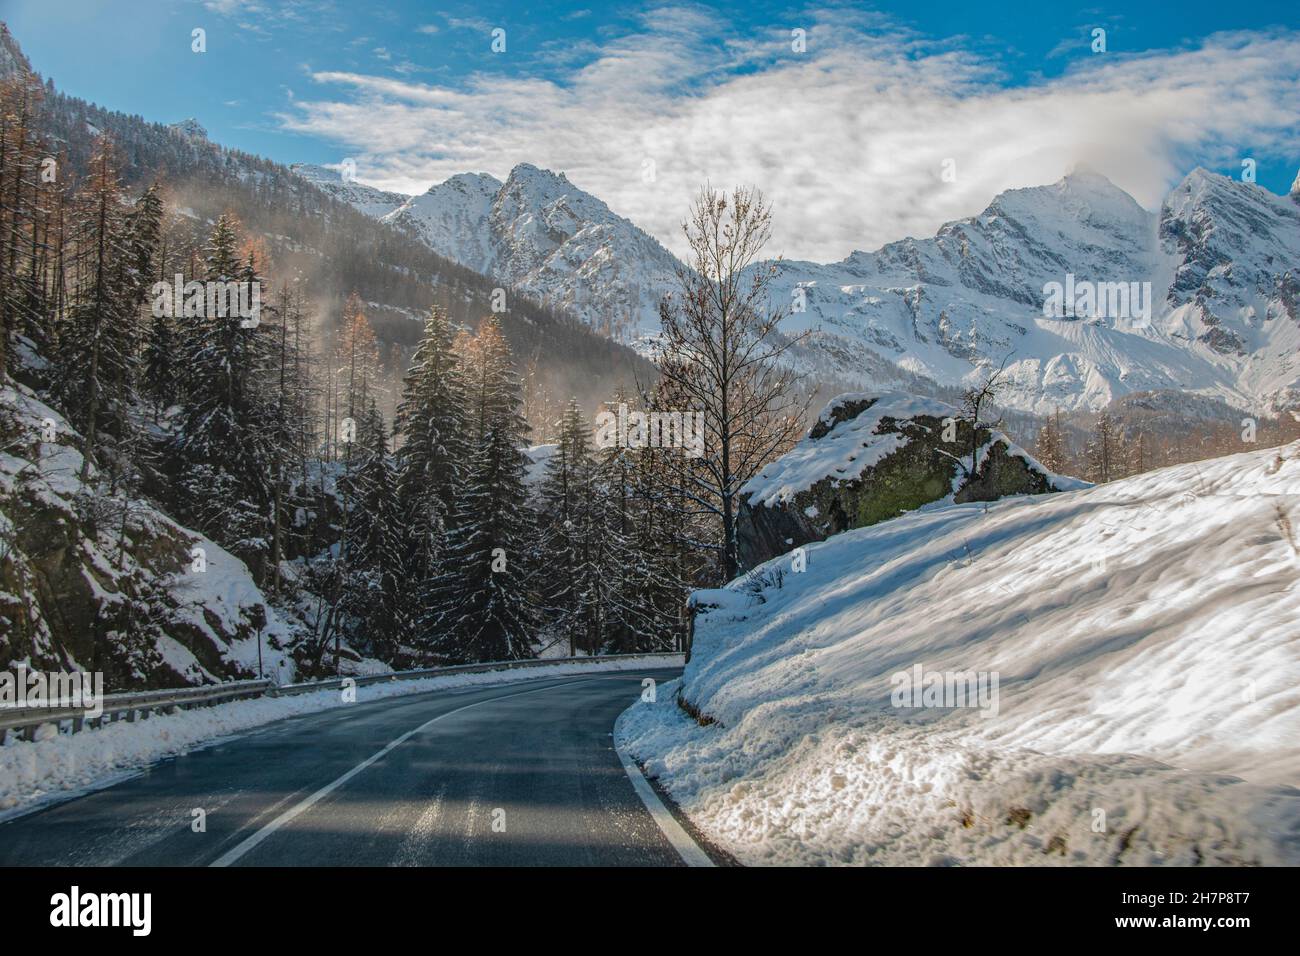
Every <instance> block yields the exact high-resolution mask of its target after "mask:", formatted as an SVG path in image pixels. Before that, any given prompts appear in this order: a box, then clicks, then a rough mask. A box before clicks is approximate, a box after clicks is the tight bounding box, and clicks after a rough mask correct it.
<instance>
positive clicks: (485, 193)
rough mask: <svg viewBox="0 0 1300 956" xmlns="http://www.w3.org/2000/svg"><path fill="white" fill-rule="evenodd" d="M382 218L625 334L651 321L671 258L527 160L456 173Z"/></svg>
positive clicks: (669, 278) (669, 276)
mask: <svg viewBox="0 0 1300 956" xmlns="http://www.w3.org/2000/svg"><path fill="white" fill-rule="evenodd" d="M387 221H388V222H391V223H393V224H394V225H397V226H402V227H405V228H408V229H410V230H411V231H413V232H414V233H415V234H416V235H417V236H419V237H420V238H421V239H422V240H424V242H425V243H427V244H428V245H429V246H430V247H431V248H432V249H433V250H434V251H435V252H437V253H439V254H440V255H443V256H446V257H447V258H449V259H452V260H454V261H456V262H459V263H460V264H461V265H463V266H466V267H467V268H470V269H473V270H475V271H476V272H481V273H483V274H485V275H490V276H496V277H497V278H499V279H501V280H503V281H504V282H505V283H507V284H508V285H511V286H514V287H515V288H518V289H520V290H521V291H523V292H526V293H527V294H528V295H530V296H532V297H533V298H535V299H537V300H539V301H541V302H544V303H546V304H548V305H551V306H553V307H555V308H559V309H564V310H567V311H569V312H572V313H573V314H575V315H577V316H578V317H579V318H581V319H582V320H583V321H585V322H587V323H588V324H589V325H592V326H594V327H596V328H599V329H601V330H602V331H604V332H605V333H606V334H608V335H610V336H611V337H614V338H618V339H622V340H628V341H630V340H633V339H635V338H636V337H637V335H638V334H639V333H640V332H642V331H645V330H647V329H653V328H655V327H656V326H657V324H658V314H659V312H658V308H659V307H658V303H659V299H660V298H661V297H662V295H663V293H664V292H665V291H667V290H668V289H670V288H672V282H673V275H674V270H675V268H676V265H677V261H676V259H674V258H673V256H672V254H671V253H669V252H668V250H667V249H665V248H664V247H663V246H661V245H660V244H659V243H658V242H657V241H656V240H655V239H654V238H652V237H651V236H650V235H648V234H647V233H645V232H643V231H642V230H641V229H638V228H637V227H636V226H634V225H633V224H632V223H631V222H629V221H628V220H626V219H624V218H623V217H622V216H618V215H616V214H615V213H614V212H612V211H611V210H610V208H609V207H608V206H607V205H605V204H604V203H603V202H601V201H600V200H599V199H597V198H596V197H594V196H592V195H591V194H589V193H586V192H583V191H582V190H581V189H579V188H577V187H576V186H574V185H573V184H572V183H570V182H569V180H568V179H567V178H566V177H565V175H564V174H563V173H559V174H558V175H557V174H555V173H552V172H550V171H549V170H545V169H538V168H537V167H536V166H531V165H529V164H527V163H521V164H520V165H518V166H516V167H515V168H514V169H512V170H511V171H510V175H509V177H507V179H506V181H505V182H504V183H502V182H500V181H499V180H497V179H495V178H493V177H492V176H489V175H487V174H486V173H470V174H462V175H458V176H453V177H451V178H450V179H448V180H447V181H446V182H442V183H438V184H437V185H435V186H433V187H431V188H430V189H429V191H428V192H426V193H425V194H424V195H422V196H415V197H412V198H411V199H410V200H408V201H407V202H406V203H405V204H404V205H403V206H402V207H401V208H400V209H398V210H396V211H395V212H393V213H391V214H390V215H389V216H388V217H387Z"/></svg>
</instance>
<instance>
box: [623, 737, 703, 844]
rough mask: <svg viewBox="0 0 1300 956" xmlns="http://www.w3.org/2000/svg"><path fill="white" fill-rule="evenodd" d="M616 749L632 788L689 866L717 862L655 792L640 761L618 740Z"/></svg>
mask: <svg viewBox="0 0 1300 956" xmlns="http://www.w3.org/2000/svg"><path fill="white" fill-rule="evenodd" d="M614 752H615V753H616V754H618V759H619V760H620V761H622V763H623V769H624V770H625V771H627V776H628V779H629V780H631V781H632V789H634V790H635V791H636V795H637V796H638V797H640V798H641V802H642V803H644V804H645V808H646V809H647V810H649V811H650V816H651V818H652V819H653V820H654V822H655V823H656V824H657V825H658V826H659V829H660V831H662V833H663V835H664V836H665V837H667V838H668V842H669V843H671V844H672V845H673V849H674V850H676V851H677V855H678V856H680V857H681V858H682V862H683V863H685V864H686V865H687V866H713V865H714V862H713V860H711V859H710V858H709V855H708V854H707V853H705V852H704V851H703V850H701V849H700V846H699V844H698V843H696V842H695V841H694V840H692V839H691V835H690V834H689V833H687V832H686V831H685V830H684V829H682V825H681V824H680V823H678V822H677V819H676V817H674V816H673V815H672V813H670V812H669V810H668V808H667V807H665V806H664V802H663V801H662V800H660V799H659V794H657V793H655V788H654V787H652V786H650V781H649V780H647V779H646V778H645V774H643V773H642V772H641V768H640V767H638V766H637V765H636V761H634V760H633V759H632V758H631V757H629V756H628V755H627V754H625V753H623V750H622V748H621V747H619V745H618V743H617V742H616V743H615V744H614Z"/></svg>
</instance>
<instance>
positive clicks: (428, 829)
mask: <svg viewBox="0 0 1300 956" xmlns="http://www.w3.org/2000/svg"><path fill="white" fill-rule="evenodd" d="M446 795H447V785H446V784H445V783H444V784H443V785H442V786H441V787H440V788H439V789H438V793H437V794H436V795H435V796H434V798H433V801H432V802H431V803H430V804H429V805H428V806H427V807H425V808H424V810H423V811H422V812H421V813H420V816H419V818H418V819H417V820H416V821H415V823H414V824H413V825H412V826H411V832H410V833H408V834H407V835H406V838H405V839H404V840H402V845H401V846H399V847H398V848H397V853H396V855H394V857H393V860H392V862H391V863H389V864H388V865H389V866H419V865H420V854H421V852H422V851H423V849H424V847H425V845H426V844H427V843H428V842H429V840H431V839H432V838H433V835H434V833H435V832H436V831H437V830H438V825H439V823H440V822H441V820H442V798H443V797H444V796H446Z"/></svg>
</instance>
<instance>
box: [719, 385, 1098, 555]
mask: <svg viewBox="0 0 1300 956" xmlns="http://www.w3.org/2000/svg"><path fill="white" fill-rule="evenodd" d="M949 420H951V422H950V423H949ZM945 423H948V427H947V429H945ZM945 430H947V433H948V434H947V436H945ZM945 437H950V438H953V439H954V440H953V441H944V438H945ZM978 438H979V442H978V445H979V453H978V455H977V458H978V461H977V462H976V465H975V467H974V468H973V469H971V467H970V459H971V453H970V450H971V428H970V424H969V422H968V421H966V420H964V419H963V418H962V417H961V412H960V411H959V410H958V409H956V408H954V407H953V406H951V405H948V404H946V403H944V402H940V401H936V400H934V399H930V398H921V397H919V396H916V395H908V394H906V393H903V392H882V393H871V392H856V393H851V394H847V395H841V396H839V397H838V398H836V399H834V400H832V401H831V402H830V403H829V404H828V405H827V406H826V408H825V409H823V410H822V413H821V416H820V417H819V418H818V419H817V422H816V423H815V424H814V425H813V426H812V428H811V429H809V431H808V434H807V436H805V437H804V438H803V440H801V441H800V442H799V443H798V444H797V445H796V446H795V447H794V448H793V449H791V450H790V451H789V452H788V453H786V454H785V455H782V456H781V457H780V458H779V459H777V460H776V461H774V462H772V463H771V464H769V465H768V466H767V467H766V468H764V469H763V470H762V471H761V472H760V473H759V474H758V475H756V476H755V477H754V478H753V479H751V480H750V481H749V482H747V483H746V484H745V486H744V487H743V488H741V491H740V509H739V521H738V525H737V535H738V538H739V546H740V558H741V563H742V564H743V565H744V566H745V567H753V566H754V565H756V564H758V563H760V562H762V561H766V560H768V559H770V558H773V557H775V556H776V555H778V554H784V553H785V552H787V551H789V550H791V549H792V548H795V547H798V546H799V545H803V544H807V543H809V542H812V541H822V540H825V539H826V538H828V537H830V536H831V535H833V534H839V533H840V532H841V531H848V530H850V529H851V528H864V527H867V526H868V525H873V524H876V523H877V522H879V521H884V520H886V519H888V518H895V517H897V516H898V515H900V514H903V513H905V512H908V511H913V510H915V509H917V508H920V507H921V506H922V505H927V504H930V503H931V502H935V501H943V500H951V501H955V502H959V503H960V502H964V501H994V500H996V499H998V498H1002V497H1005V496H1007V495H1037V494H1045V493H1046V492H1049V491H1062V490H1068V489H1073V488H1079V487H1083V483H1081V482H1079V481H1077V480H1075V479H1072V478H1063V477H1061V476H1059V475H1054V474H1052V473H1051V472H1050V471H1048V470H1047V469H1046V468H1044V467H1043V466H1042V465H1041V464H1040V463H1039V462H1037V461H1035V460H1034V459H1033V458H1032V457H1030V456H1029V455H1028V454H1027V453H1026V452H1025V451H1023V450H1022V449H1021V448H1019V447H1018V446H1016V445H1015V444H1014V443H1013V442H1012V441H1011V440H1010V439H1008V438H1007V437H1006V436H1005V435H1004V434H1002V433H1001V432H999V431H996V430H990V429H986V428H980V430H979V436H978ZM967 470H971V471H973V477H971V478H969V479H968V478H967Z"/></svg>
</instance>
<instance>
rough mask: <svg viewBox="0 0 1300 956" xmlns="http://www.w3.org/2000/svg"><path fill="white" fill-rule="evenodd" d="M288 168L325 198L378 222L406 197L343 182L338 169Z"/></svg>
mask: <svg viewBox="0 0 1300 956" xmlns="http://www.w3.org/2000/svg"><path fill="white" fill-rule="evenodd" d="M289 168H290V169H291V170H292V171H293V172H295V173H297V174H298V175H299V176H301V177H302V178H303V179H305V180H307V181H308V182H309V183H311V184H312V185H314V186H316V187H317V188H318V189H320V190H321V191H322V192H324V193H325V194H326V195H329V196H331V197H333V198H334V199H337V200H339V201H340V202H345V203H347V204H348V205H350V206H353V207H355V208H356V209H357V210H358V211H359V212H363V213H365V214H366V215H367V216H373V217H374V218H375V219H382V218H383V217H384V216H386V215H388V214H389V213H390V212H392V211H393V210H394V209H396V208H398V207H399V206H401V205H402V203H404V202H406V200H407V199H408V198H410V197H408V196H405V195H403V194H402V193H392V192H387V191H385V190H383V189H376V188H375V187H374V186H367V185H365V184H364V183H359V182H357V181H356V180H355V179H352V178H351V177H349V178H346V179H345V178H344V176H343V174H342V173H341V172H339V171H338V170H335V169H329V168H328V167H325V166H314V165H311V164H310V163H294V164H293V165H292V166H290V167H289Z"/></svg>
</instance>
